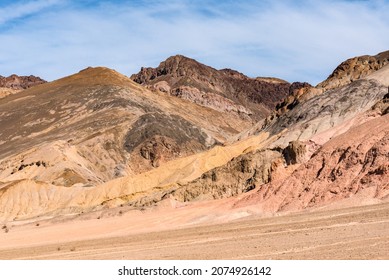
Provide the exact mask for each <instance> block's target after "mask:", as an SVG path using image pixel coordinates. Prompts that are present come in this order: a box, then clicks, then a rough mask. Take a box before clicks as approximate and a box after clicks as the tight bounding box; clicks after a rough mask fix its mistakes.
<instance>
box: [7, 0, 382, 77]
mask: <svg viewBox="0 0 389 280" xmlns="http://www.w3.org/2000/svg"><path fill="white" fill-rule="evenodd" d="M80 3H82V4H80ZM59 4H61V5H60V6H58V5H59ZM12 7H14V8H17V9H15V11H13V12H11V10H13V8H12ZM17 10H18V12H17ZM388 10H389V4H388V1H335V0H333V1H292V0H290V1H249V0H246V1H214V0H211V1H205V0H200V1H190V0H183V1H178V0H176V1H160V0H149V1H146V0H138V1H92V0H90V1H60V0H52V1H28V2H23V4H20V3H19V4H13V5H11V6H5V7H0V23H1V22H3V23H10V22H12V21H15V19H17V22H16V23H15V24H12V25H10V27H7V24H3V26H2V28H1V27H0V42H2V44H0V72H1V73H0V74H2V75H7V74H11V73H19V74H30V73H33V74H37V75H41V76H42V77H44V78H46V79H55V78H59V77H61V76H64V75H68V74H71V73H74V72H76V71H78V70H80V69H82V68H85V67H87V66H89V65H92V66H93V65H104V66H108V67H112V68H115V69H116V70H118V71H120V72H122V73H124V74H128V75H129V74H132V73H134V72H137V71H138V70H139V68H140V67H141V66H156V65H158V63H159V62H160V61H162V60H164V59H166V58H167V57H168V56H170V55H174V54H177V53H180V54H184V55H187V56H190V57H193V58H195V59H197V60H199V61H201V62H203V63H206V64H208V65H211V66H213V67H216V68H225V67H229V68H234V69H237V70H239V71H241V72H243V73H246V74H248V75H250V76H276V77H280V78H284V79H287V80H289V81H295V80H300V81H309V82H311V83H317V82H319V81H321V80H322V79H324V78H326V76H327V75H328V74H329V73H330V71H331V70H332V69H333V68H334V67H335V66H336V65H337V64H338V63H339V62H341V61H342V60H344V59H346V58H348V57H351V56H356V55H361V54H375V53H378V52H380V51H384V50H386V49H388V47H389V38H388V36H386V34H389V22H388V21H387V18H386V17H387V15H386V11H388ZM3 11H9V12H8V14H9V15H7V16H2V14H3ZM31 14H33V15H34V16H33V17H31V16H29V15H31ZM0 26H1V25H0Z"/></svg>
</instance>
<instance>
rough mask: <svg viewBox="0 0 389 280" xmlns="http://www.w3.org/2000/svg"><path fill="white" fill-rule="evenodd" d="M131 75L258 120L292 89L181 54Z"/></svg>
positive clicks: (212, 106)
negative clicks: (218, 67) (216, 67)
mask: <svg viewBox="0 0 389 280" xmlns="http://www.w3.org/2000/svg"><path fill="white" fill-rule="evenodd" d="M131 79H132V80H134V81H135V82H137V83H139V84H142V85H145V86H149V87H151V88H154V89H158V90H160V91H162V92H167V93H168V94H170V95H174V96H177V97H179V98H183V99H187V100H190V101H192V102H194V103H197V104H199V105H202V106H205V107H209V108H212V109H215V110H219V111H225V112H234V113H237V114H238V115H240V116H241V117H243V118H247V117H248V116H249V117H250V118H252V119H254V120H258V119H261V118H263V117H265V116H267V115H268V114H269V113H270V112H271V111H272V110H273V109H274V108H275V105H276V104H277V103H278V102H280V101H281V100H283V99H284V98H285V97H286V96H287V95H288V94H289V92H290V91H291V88H290V86H291V85H290V84H289V83H288V82H286V81H284V80H281V79H276V78H249V77H247V76H245V75H244V74H242V73H239V72H237V71H235V70H231V69H222V70H216V69H214V68H212V67H209V66H206V65H204V64H201V63H199V62H197V61H196V60H193V59H190V58H187V57H185V56H181V55H176V56H172V57H169V58H168V59H167V60H165V61H163V62H161V63H160V65H159V66H158V67H157V68H141V70H140V72H139V73H138V74H134V75H132V76H131ZM295 86H296V85H294V87H295Z"/></svg>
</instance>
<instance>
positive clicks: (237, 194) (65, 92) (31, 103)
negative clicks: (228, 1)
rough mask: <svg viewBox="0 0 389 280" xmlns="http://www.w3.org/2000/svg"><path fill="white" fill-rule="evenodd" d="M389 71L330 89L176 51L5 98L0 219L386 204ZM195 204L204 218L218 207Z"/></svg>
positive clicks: (0, 102)
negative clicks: (133, 68) (154, 64)
mask: <svg viewBox="0 0 389 280" xmlns="http://www.w3.org/2000/svg"><path fill="white" fill-rule="evenodd" d="M388 67H389V65H384V66H382V67H381V68H380V69H377V70H375V71H373V70H372V71H370V74H366V75H365V76H363V78H355V79H354V78H353V79H354V80H353V81H351V80H350V81H349V82H347V83H345V84H342V83H343V82H339V83H335V82H334V83H333V85H334V87H333V88H331V89H327V88H326V87H321V86H318V87H312V86H311V85H309V84H306V83H293V84H289V83H287V82H284V81H281V80H278V79H275V78H256V79H252V78H248V77H246V76H244V75H243V74H240V73H238V72H235V71H232V70H215V69H213V68H211V67H208V66H205V65H202V64H199V63H198V62H196V61H194V60H191V59H188V58H185V57H182V56H175V57H172V58H169V59H168V60H166V61H165V62H163V63H161V65H160V66H159V67H158V68H155V69H154V68H143V69H142V70H141V72H140V73H138V74H137V75H133V76H132V77H131V79H130V78H128V77H126V76H124V75H122V74H120V73H118V72H116V71H114V70H111V69H108V68H103V67H97V68H87V69H85V70H82V71H80V72H79V73H76V74H74V75H72V76H69V77H65V78H63V79H60V80H57V81H54V82H50V83H45V84H41V85H37V86H34V87H32V88H29V89H26V90H23V91H21V92H19V93H18V94H17V95H9V96H6V97H4V98H2V99H0V116H1V118H0V127H1V130H0V163H1V164H0V218H1V219H2V220H4V221H7V222H11V221H13V220H15V219H16V220H26V221H29V220H31V219H43V218H56V219H59V217H63V216H64V215H69V216H72V217H75V216H82V215H83V214H85V215H86V216H83V217H85V219H87V217H90V216H88V213H96V212H99V213H111V212H110V209H116V208H117V209H121V210H120V211H121V212H123V211H132V210H136V211H140V212H142V211H145V209H151V210H150V211H155V215H158V213H159V212H158V211H159V210H158V209H160V208H159V207H161V208H164V207H165V208H166V207H168V208H169V207H170V208H173V210H177V211H181V210H182V211H186V210H185V209H188V208H185V207H186V206H187V205H192V203H193V205H198V204H196V203H202V202H205V201H206V202H209V203H212V202H213V201H214V200H216V199H224V200H223V203H222V204H223V207H224V208H223V211H220V212H223V213H227V212H228V213H230V214H231V217H230V218H229V219H228V220H233V219H235V218H234V217H241V216H240V214H239V213H241V210H240V209H243V208H244V209H246V208H247V207H249V209H250V211H251V212H245V213H246V214H245V215H248V216H250V215H254V214H255V215H273V214H274V213H278V212H288V211H301V210H305V209H308V210H313V209H321V208H323V207H324V208H325V207H335V205H337V206H336V207H346V206H347V205H348V206H350V205H363V204H366V203H381V202H383V201H387V200H388V198H389V188H388V184H387V183H386V182H388V181H389V180H388V179H389V178H388V170H389V166H388V158H387V155H388V137H387V136H388V134H389V130H388V129H389V127H388V125H387V124H388V112H389V97H388V96H389V92H388V85H389V83H388V81H389V78H388V73H389V72H388V71H389V68H388ZM353 69H354V68H353ZM359 70H360V68H356V69H354V70H353V71H359ZM353 71H351V70H350V71H348V72H344V73H342V74H340V72H339V75H338V76H337V78H336V79H337V80H338V81H346V80H347V79H348V78H346V77H356V76H358V75H357V74H354V72H353ZM134 80H135V81H136V82H134ZM333 81H335V80H333ZM335 84H336V86H335ZM184 89H186V90H188V91H190V92H187V93H185V94H184V92H185V91H184ZM263 89H266V90H263ZM281 89H282V90H284V91H283V93H282V94H280V91H281ZM261 90H263V91H261ZM271 90H273V93H274V94H273V93H272V94H270V93H269V92H270V91H271ZM179 92H181V93H182V94H178V93H179ZM174 93H177V94H174ZM281 95H282V96H283V97H285V96H286V99H284V100H283V101H282V102H280V103H278V105H276V103H277V102H278V101H277V100H281ZM276 96H278V97H277V98H276ZM177 97H181V98H177ZM194 97H196V98H194ZM207 98H208V99H207ZM205 100H208V101H209V102H208V103H207V102H205ZM216 100H217V102H216ZM227 100H228V101H227ZM218 102H219V103H218ZM227 103H228V104H229V105H231V106H230V107H229V106H226V104H227ZM240 106H241V107H240ZM272 107H274V108H275V109H274V111H273V112H272V113H271V114H270V110H271V108H272ZM227 108H230V109H231V110H230V109H227ZM232 108H235V109H236V110H235V109H234V110H233V109H232ZM238 108H244V110H246V111H247V112H246V113H244V112H245V111H244V110H243V109H239V110H238ZM249 111H250V112H252V114H249V113H248V112H249ZM261 116H267V117H266V118H262V117H261ZM256 118H258V122H256V123H255V124H254V125H253V121H254V120H255V119H256ZM220 203H221V202H220ZM220 203H219V202H218V204H215V205H218V206H217V207H222V206H220V205H221V204H220ZM215 207H216V206H215ZM245 207H246V208H245ZM195 208H196V207H195V206H193V208H190V209H192V210H191V211H193V212H191V215H192V216H191V217H193V223H194V224H197V223H201V221H204V220H207V219H208V217H210V216H212V215H213V213H208V214H206V213H205V214H204V213H201V214H198V216H196V214H195ZM193 209H194V210H193ZM173 210H172V211H173ZM224 210H225V211H227V212H224ZM118 211H119V210H118ZM173 212H174V211H173ZM118 213H119V212H118ZM153 213H154V212H153ZM174 213H176V212H174ZM174 213H173V214H172V215H173V216H171V217H170V216H169V217H170V218H171V219H172V220H174ZM235 214H236V215H235ZM107 215H108V214H107ZM204 215H205V216H204ZM99 217H100V216H99ZM212 217H213V218H212V220H218V217H217V216H216V217H215V216H212Z"/></svg>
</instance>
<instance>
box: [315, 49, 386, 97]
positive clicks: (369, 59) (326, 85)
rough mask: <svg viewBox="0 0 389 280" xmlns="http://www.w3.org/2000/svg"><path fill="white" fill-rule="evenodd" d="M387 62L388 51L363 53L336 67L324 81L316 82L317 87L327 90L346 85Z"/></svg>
mask: <svg viewBox="0 0 389 280" xmlns="http://www.w3.org/2000/svg"><path fill="white" fill-rule="evenodd" d="M388 63H389V51H385V52H382V53H379V54H377V55H375V56H370V55H364V56H358V57H354V58H350V59H347V60H346V61H344V62H342V63H341V64H340V65H339V66H338V67H336V69H335V70H334V71H333V72H332V74H331V75H330V76H329V77H328V78H327V79H326V80H325V81H323V82H321V83H320V84H318V85H317V88H322V89H324V90H329V89H333V88H338V87H341V86H344V85H347V84H349V83H351V82H353V81H355V80H358V79H361V78H364V77H366V76H367V75H369V74H371V73H373V72H375V71H377V70H379V69H381V68H382V67H384V66H385V65H387V64H388Z"/></svg>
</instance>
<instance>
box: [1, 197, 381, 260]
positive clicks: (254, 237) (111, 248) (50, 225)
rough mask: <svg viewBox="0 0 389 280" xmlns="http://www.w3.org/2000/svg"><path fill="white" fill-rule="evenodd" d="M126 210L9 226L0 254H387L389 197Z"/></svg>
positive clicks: (271, 256) (136, 256)
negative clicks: (278, 206)
mask: <svg viewBox="0 0 389 280" xmlns="http://www.w3.org/2000/svg"><path fill="white" fill-rule="evenodd" d="M205 208H206V207H205ZM208 211H210V209H208ZM172 213H173V212H165V214H166V215H167V217H166V216H165V219H170V220H174V221H175V222H179V220H180V219H179V218H177V217H179V215H178V214H177V212H176V215H173V216H175V218H173V216H171V215H172ZM188 213H189V212H188V210H187V211H183V212H182V215H183V216H185V217H190V213H189V214H188ZM215 213H217V211H216V210H215ZM133 214H134V213H133ZM131 215H132V214H131V213H130V214H126V213H125V214H123V215H122V216H111V217H106V218H98V219H92V218H91V217H88V219H85V220H83V219H78V220H77V219H76V220H74V219H73V220H69V221H62V222H60V221H56V222H53V221H50V222H47V223H46V224H45V223H42V224H39V225H37V224H36V223H35V224H34V223H33V224H27V225H19V226H13V227H12V228H10V231H9V232H8V233H5V232H4V233H3V232H0V234H1V235H2V237H1V238H0V259H389V203H382V204H376V205H368V206H361V207H352V208H346V209H337V210H326V211H315V212H305V213H299V214H288V215H282V216H273V217H267V218H258V217H257V218H253V216H250V217H245V218H241V219H238V220H237V221H230V222H227V223H217V224H207V225H201V226H199V225H195V226H190V225H189V226H188V227H186V228H177V227H174V225H173V224H175V223H172V224H170V225H169V223H165V222H164V220H163V219H161V218H159V219H155V217H156V216H157V215H161V211H155V212H151V213H144V214H141V215H140V214H139V213H137V215H133V216H131ZM142 215H144V216H143V217H142ZM168 216H170V217H171V218H169V217H168ZM136 217H138V218H136ZM139 217H140V218H139ZM152 217H154V218H152ZM153 219H154V220H153ZM142 222H143V224H142ZM150 223H151V224H152V223H154V225H153V226H151V227H149V228H145V227H146V225H147V224H150ZM129 224H133V225H134V224H136V226H133V227H129V226H128V225H129ZM162 224H163V225H165V227H162V226H161V225H162ZM141 227H143V229H142V228H141ZM169 228H172V229H169ZM72 233H76V234H72ZM107 236H108V237H107ZM109 236H111V237H109Z"/></svg>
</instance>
